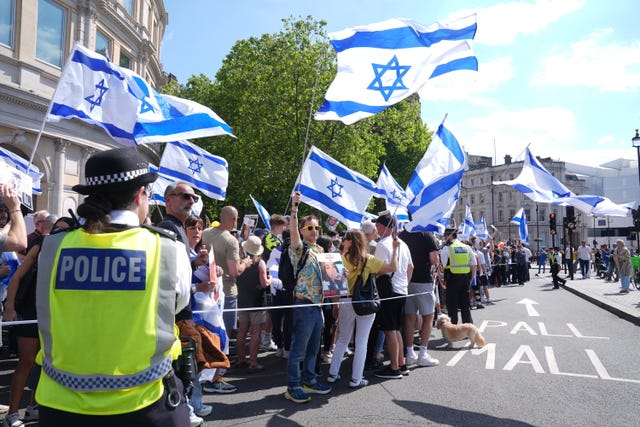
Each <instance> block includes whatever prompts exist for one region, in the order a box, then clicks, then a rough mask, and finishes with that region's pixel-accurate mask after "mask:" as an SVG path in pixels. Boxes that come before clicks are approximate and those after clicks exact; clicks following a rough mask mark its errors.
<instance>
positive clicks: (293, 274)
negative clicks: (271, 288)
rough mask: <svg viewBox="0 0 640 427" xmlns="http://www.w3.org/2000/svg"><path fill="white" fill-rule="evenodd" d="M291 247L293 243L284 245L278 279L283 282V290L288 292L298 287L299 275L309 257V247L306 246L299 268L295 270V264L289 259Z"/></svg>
mask: <svg viewBox="0 0 640 427" xmlns="http://www.w3.org/2000/svg"><path fill="white" fill-rule="evenodd" d="M289 246H291V241H289V240H287V241H286V242H285V243H283V245H282V254H281V255H280V264H278V278H279V279H280V280H281V281H282V287H283V290H286V291H287V292H293V288H295V286H296V282H297V278H298V273H299V272H300V270H301V269H302V267H304V264H305V263H306V262H307V258H308V257H309V247H308V246H307V245H304V252H303V253H302V256H301V257H300V261H299V262H298V266H297V267H296V269H295V270H294V269H293V264H292V263H291V258H290V257H289Z"/></svg>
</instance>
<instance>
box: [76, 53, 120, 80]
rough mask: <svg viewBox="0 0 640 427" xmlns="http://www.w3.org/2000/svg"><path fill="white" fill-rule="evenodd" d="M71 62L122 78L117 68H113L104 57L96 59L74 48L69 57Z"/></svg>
mask: <svg viewBox="0 0 640 427" xmlns="http://www.w3.org/2000/svg"><path fill="white" fill-rule="evenodd" d="M71 60H72V61H73V62H77V63H80V64H82V65H84V66H85V67H87V68H89V69H90V70H92V71H96V72H99V73H106V74H112V75H114V76H116V77H117V78H119V79H120V80H124V76H123V75H122V74H120V73H119V72H118V71H117V70H114V69H113V68H112V67H111V66H110V65H109V62H108V61H107V60H106V59H98V58H93V57H91V56H88V55H85V54H84V53H83V52H81V51H80V50H78V49H76V50H75V51H74V52H73V56H72V57H71Z"/></svg>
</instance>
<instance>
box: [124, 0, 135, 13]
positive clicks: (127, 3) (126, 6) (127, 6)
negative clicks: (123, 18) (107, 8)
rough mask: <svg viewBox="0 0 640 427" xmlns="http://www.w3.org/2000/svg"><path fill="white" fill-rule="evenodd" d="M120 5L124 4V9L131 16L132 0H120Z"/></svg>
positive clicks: (133, 4)
mask: <svg viewBox="0 0 640 427" xmlns="http://www.w3.org/2000/svg"><path fill="white" fill-rule="evenodd" d="M122 6H124V10H126V11H127V13H128V14H129V15H131V16H133V9H134V7H135V1H134V0H122Z"/></svg>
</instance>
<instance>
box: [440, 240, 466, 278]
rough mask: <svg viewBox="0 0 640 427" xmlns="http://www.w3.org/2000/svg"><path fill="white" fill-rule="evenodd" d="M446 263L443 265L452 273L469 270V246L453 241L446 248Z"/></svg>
mask: <svg viewBox="0 0 640 427" xmlns="http://www.w3.org/2000/svg"><path fill="white" fill-rule="evenodd" d="M448 252H449V254H448V258H449V259H448V265H447V266H446V267H445V268H446V269H448V270H450V271H451V273H453V274H467V273H470V272H471V256H472V255H471V248H469V246H467V245H465V244H464V243H461V242H458V241H454V242H453V243H451V244H450V245H449V249H448Z"/></svg>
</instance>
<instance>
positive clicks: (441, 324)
mask: <svg viewBox="0 0 640 427" xmlns="http://www.w3.org/2000/svg"><path fill="white" fill-rule="evenodd" d="M436 327H437V328H438V329H440V330H441V331H442V338H444V339H445V340H446V341H447V347H448V348H452V347H453V342H454V341H460V340H463V339H465V338H469V342H471V347H474V346H475V345H477V346H478V347H482V346H484V345H485V344H486V341H485V340H484V337H483V336H482V335H481V334H480V331H478V328H477V327H476V326H475V325H474V324H473V323H463V324H461V325H454V324H452V323H451V318H450V317H449V316H447V315H446V314H441V315H439V316H438V320H437V322H436Z"/></svg>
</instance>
